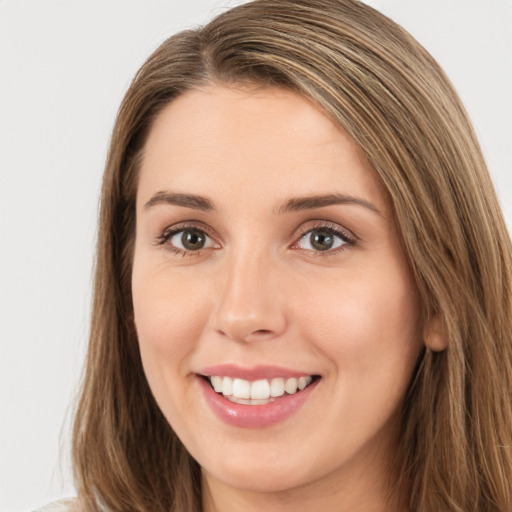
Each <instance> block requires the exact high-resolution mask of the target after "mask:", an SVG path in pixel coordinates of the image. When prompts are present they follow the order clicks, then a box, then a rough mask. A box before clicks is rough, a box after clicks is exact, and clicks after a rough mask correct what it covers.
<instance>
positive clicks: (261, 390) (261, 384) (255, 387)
mask: <svg viewBox="0 0 512 512" xmlns="http://www.w3.org/2000/svg"><path fill="white" fill-rule="evenodd" d="M251 398H255V399H256V400H266V399H267V398H270V384H269V383H268V380H257V381H256V382H253V383H252V384H251Z"/></svg>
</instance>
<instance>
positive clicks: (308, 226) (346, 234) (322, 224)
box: [291, 220, 359, 256]
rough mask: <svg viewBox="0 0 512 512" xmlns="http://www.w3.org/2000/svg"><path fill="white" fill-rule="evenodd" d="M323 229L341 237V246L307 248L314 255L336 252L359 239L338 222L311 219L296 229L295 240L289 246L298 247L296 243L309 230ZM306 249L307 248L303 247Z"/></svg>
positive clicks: (354, 243)
mask: <svg viewBox="0 0 512 512" xmlns="http://www.w3.org/2000/svg"><path fill="white" fill-rule="evenodd" d="M321 229H325V230H327V231H330V232H331V233H333V234H334V235H335V236H337V237H339V238H341V239H342V240H343V242H344V243H343V244H342V246H341V247H336V248H334V249H328V250H326V251H312V250H309V251H308V252H311V253H314V254H315V256H317V255H318V256H328V255H332V254H335V253H337V252H338V251H343V250H346V249H347V248H349V247H353V246H355V245H356V244H357V242H358V241H359V238H358V237H357V236H356V235H354V234H353V233H352V232H351V231H349V230H348V229H346V228H344V227H343V226H340V225H339V224H337V223H335V222H332V221H326V220H313V221H308V222H306V223H304V224H303V225H302V226H300V228H299V230H298V231H297V234H296V236H295V241H294V242H293V244H292V246H291V248H292V249H297V250H298V249H300V248H299V247H297V245H298V243H299V242H300V241H301V240H302V239H303V237H304V236H305V235H307V234H308V233H309V232H310V231H315V230H321ZM304 250H307V249H304Z"/></svg>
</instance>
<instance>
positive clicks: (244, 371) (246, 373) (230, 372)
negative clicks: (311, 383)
mask: <svg viewBox="0 0 512 512" xmlns="http://www.w3.org/2000/svg"><path fill="white" fill-rule="evenodd" d="M197 373H198V375H202V376H203V377H210V376H212V375H219V376H222V377H231V378H233V379H244V380H248V381H255V380H261V379H274V378H277V377H283V378H291V377H296V378H298V377H302V376H307V375H315V374H314V373H311V372H308V371H301V370H294V369H291V368H284V367H279V366H253V367H250V368H249V367H242V366H237V365H234V364H218V365H213V366H207V367H205V368H202V369H201V370H200V371H199V372H197Z"/></svg>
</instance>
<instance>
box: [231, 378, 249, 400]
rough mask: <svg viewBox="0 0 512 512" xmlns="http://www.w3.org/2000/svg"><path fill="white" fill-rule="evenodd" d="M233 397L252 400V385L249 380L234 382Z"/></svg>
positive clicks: (236, 380)
mask: <svg viewBox="0 0 512 512" xmlns="http://www.w3.org/2000/svg"><path fill="white" fill-rule="evenodd" d="M233 396H234V397H236V398H251V383H250V382H249V381H248V380H243V379H235V380H234V381H233Z"/></svg>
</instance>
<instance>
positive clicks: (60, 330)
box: [0, 0, 512, 512]
mask: <svg viewBox="0 0 512 512" xmlns="http://www.w3.org/2000/svg"><path fill="white" fill-rule="evenodd" d="M237 3H243V2H242V1H229V0H224V1H220V0H188V1H185V0H179V1H176V0H167V1H158V0H61V1H57V0H32V1H30V0H0V511H1V512H7V511H9V512H21V511H25V510H30V509H33V508H35V507H36V506H40V505H42V504H44V503H46V502H48V501H51V500H53V499H56V498H58V497H62V496H66V495H72V494H73V486H72V483H71V479H70V470H69V463H68V448H69V409H68V408H69V404H70V403H71V401H72V397H73V394H74V391H75V386H76V383H77V379H78V375H79V372H80V368H81V364H82V359H83V354H84V350H85V345H86V340H87V331H88V327H87V324H88V314H89V301H90V285H91V267H92V258H93V251H94V236H95V229H96V228H95V221H96V213H97V203H98V199H97V196H98V191H99V186H100V178H101V173H102V168H103V163H104V160H105V155H106V149H107V144H108V139H109V135H110V130H111V128H112V124H113V121H114V117H115V114H116V110H117V108H118V105H119V103H120V101H121V98H122V95H123V93H124V91H125V90H126V88H127V86H128V84H129V82H130V80H131V77H132V76H133V74H134V73H135V71H136V70H137V68H138V67H139V66H140V65H141V64H142V62H143V61H144V59H145V58H146V57H147V56H148V55H149V53H150V52H151V51H152V50H153V49H154V48H155V47H156V46H157V45H158V44H159V43H160V42H162V41H163V40H164V39H165V38H166V37H168V36H169V35H170V34H172V33H174V32H176V31H177V30H180V29H182V28H186V27H191V26H194V25H198V24H201V23H203V22H205V21H207V20H208V19H209V18H210V17H211V16H212V15H214V14H216V13H218V12H220V11H221V10H223V9H225V8H226V7H229V6H233V5H236V4H237ZM368 3H370V4H371V5H373V6H375V7H377V8H379V9H380V10H382V11H383V12H385V13H386V14H388V15H390V16H391V17H392V18H394V19H395V20H396V21H398V22H399V23H401V24H402V25H403V26H404V27H406V28H407V29H408V30H409V31H410V32H411V33H412V34H413V35H414V36H415V37H416V38H417V39H419V40H420V42H422V43H423V44H424V46H426V48H427V49H428V50H429V51H430V52H431V53H432V54H433V55H434V56H435V57H436V58H437V59H438V60H439V61H440V63H441V65H443V67H444V68H445V69H446V71H447V72H448V74H449V76H450V77H451V78H452V80H453V82H454V83H455V86H456V87H457V89H458V90H459V93H460V95H461V96H462V98H463V100H464V101H465V103H466V106H467V108H468V110H469V112H470V114H471V116H472V118H473V121H474V124H475V126H476V129H477V132H478V134H479V136H480V139H481V142H482V145H483V147H484V151H485V154H486V157H487V160H488V163H489V166H490V169H491V173H492V175H493V178H494V180H495V183H496V185H497V188H498V191H499V194H500V197H501V200H502V204H503V208H504V210H505V213H506V217H507V221H508V223H509V226H510V225H512V172H511V170H512V149H511V144H512V133H511V128H510V123H511V120H512V101H511V98H510V92H509V91H511V90H512V0H368ZM66 417H67V418H68V419H67V421H66ZM63 425H64V426H63ZM60 444H62V449H59V445H60ZM59 452H60V453H61V456H60V457H59Z"/></svg>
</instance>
